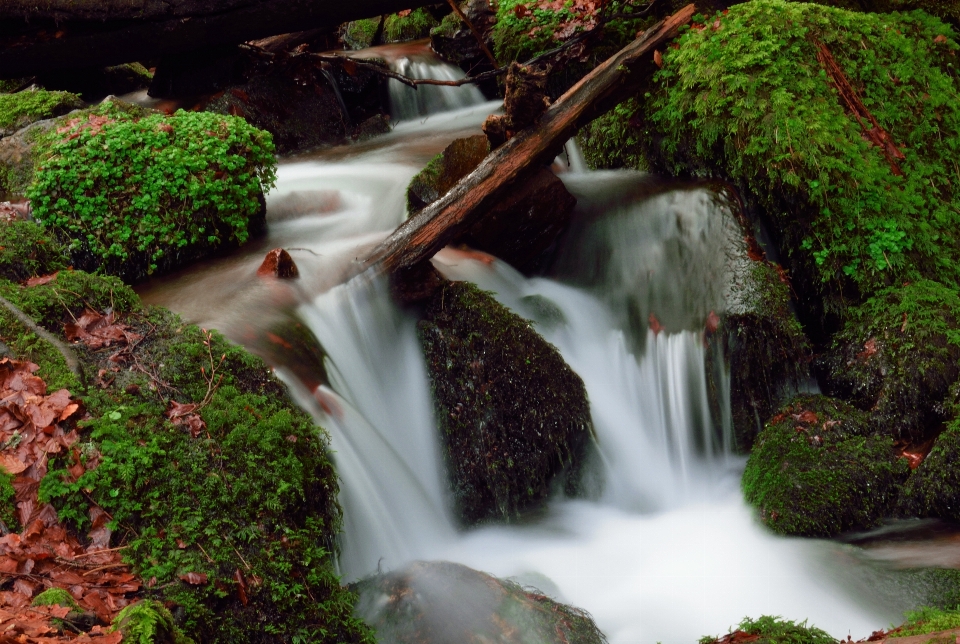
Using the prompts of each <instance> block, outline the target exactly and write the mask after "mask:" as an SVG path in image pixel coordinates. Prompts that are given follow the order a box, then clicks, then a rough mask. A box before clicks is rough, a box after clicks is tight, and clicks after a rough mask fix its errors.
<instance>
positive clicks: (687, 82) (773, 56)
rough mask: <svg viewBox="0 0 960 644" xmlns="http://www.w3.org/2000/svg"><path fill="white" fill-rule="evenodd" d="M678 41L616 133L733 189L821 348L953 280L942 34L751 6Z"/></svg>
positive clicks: (915, 26) (781, 6) (871, 17)
mask: <svg viewBox="0 0 960 644" xmlns="http://www.w3.org/2000/svg"><path fill="white" fill-rule="evenodd" d="M674 43H675V44H674V45H672V46H671V47H669V48H667V49H666V50H665V52H664V54H663V68H662V69H661V70H660V71H659V72H658V73H657V75H656V77H655V82H654V85H653V86H652V87H650V88H646V91H644V92H641V93H639V94H638V95H637V96H636V97H635V104H636V110H635V111H631V110H630V109H625V110H624V113H623V117H624V119H626V121H627V122H626V123H622V124H623V125H624V126H627V127H632V126H631V125H630V121H631V119H632V120H633V123H634V124H642V128H639V129H640V136H639V140H640V141H641V143H642V145H643V146H644V148H645V153H644V156H645V157H646V159H647V161H648V162H649V165H650V166H651V167H652V168H653V169H656V170H661V171H666V172H669V173H671V174H675V175H687V176H690V175H692V176H715V177H722V178H725V179H727V180H730V181H732V182H733V183H734V184H736V185H738V186H739V187H740V188H741V192H742V193H743V194H744V195H745V196H746V197H747V199H748V201H750V202H751V204H752V205H753V206H754V207H755V208H756V209H757V212H759V213H760V215H761V216H762V217H763V218H765V219H767V220H768V222H769V223H770V230H771V232H772V234H773V236H774V238H775V241H776V243H777V245H778V247H779V250H780V252H781V256H782V257H783V260H784V261H785V262H786V265H787V268H788V269H789V270H790V273H791V277H792V281H793V285H794V287H795V289H796V291H797V294H798V297H799V305H800V306H799V308H800V312H801V315H802V316H803V317H802V320H803V321H804V323H805V325H807V326H808V327H809V328H810V331H811V332H814V331H817V332H818V333H819V335H818V337H815V338H814V339H815V340H817V341H818V342H820V341H825V339H826V338H827V337H828V336H829V335H830V334H831V333H832V332H833V331H834V330H836V328H838V326H839V322H840V320H841V319H842V315H843V311H844V309H845V308H846V306H847V305H848V303H850V302H851V301H852V302H853V303H857V302H858V301H859V300H860V298H862V297H863V296H868V295H870V294H872V293H874V292H876V291H878V290H880V289H882V288H884V287H887V286H891V285H894V284H899V283H902V282H903V281H904V280H909V281H913V280H916V279H919V278H920V277H923V276H926V277H928V278H931V279H940V280H942V281H944V282H945V283H956V282H957V280H958V279H960V244H957V243H956V232H955V231H956V230H957V226H958V223H960V214H958V213H960V208H958V205H960V204H958V194H960V193H958V192H957V191H956V190H955V187H954V186H955V182H952V181H951V180H949V179H948V178H947V177H948V176H954V175H953V174H951V169H952V168H953V158H954V156H955V151H956V150H958V149H960V102H958V101H957V100H956V97H957V94H958V80H957V78H956V76H955V74H954V72H953V71H951V70H952V69H953V68H954V66H955V65H956V51H957V47H958V46H957V44H956V42H955V32H954V31H953V29H952V28H951V27H950V26H949V25H947V24H945V23H943V22H941V21H940V20H938V19H936V18H933V17H931V16H929V15H927V14H924V13H921V12H914V13H910V14H897V13H893V14H863V13H855V12H851V11H845V10H841V9H834V8H830V7H823V6H819V5H812V4H802V3H789V2H782V1H781V0H754V1H752V2H747V3H743V4H738V5H735V6H733V7H731V8H730V9H729V13H726V14H720V15H717V16H713V17H709V18H703V20H702V22H699V23H697V24H695V25H694V26H693V28H691V29H690V30H688V31H687V32H686V33H685V34H683V35H682V36H681V37H680V38H678V39H677V40H675V41H674ZM838 84H840V85H841V86H844V87H847V86H849V87H850V88H852V90H850V91H845V94H844V96H847V97H848V98H846V99H845V98H842V97H841V95H840V93H839V92H838V90H837V87H838ZM851 92H853V94H851ZM854 94H855V95H856V96H857V97H859V98H858V99H857V100H859V101H860V103H857V100H854V99H851V98H849V97H850V96H853V95H854ZM917 97H921V100H918V99H917ZM854 112H856V113H854ZM871 119H875V122H876V125H867V124H870V123H873V121H871ZM861 124H863V125H861ZM871 137H872V138H871ZM884 137H887V138H884ZM881 140H888V141H889V145H885V144H884V145H879V144H877V143H874V142H872V141H877V142H879V141H881ZM934 140H935V141H936V142H937V143H936V144H935V145H932V144H931V141H934Z"/></svg>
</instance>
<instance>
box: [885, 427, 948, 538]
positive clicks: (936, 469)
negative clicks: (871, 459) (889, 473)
mask: <svg viewBox="0 0 960 644" xmlns="http://www.w3.org/2000/svg"><path fill="white" fill-rule="evenodd" d="M958 460H960V419H954V420H952V421H950V422H949V423H948V424H947V429H946V430H945V431H944V432H943V433H942V434H940V436H938V437H937V440H936V442H935V443H934V444H933V448H932V449H931V450H930V453H929V454H928V455H927V457H926V458H925V459H924V460H923V462H922V463H921V464H920V465H919V467H917V469H916V470H914V472H913V473H912V474H911V475H910V478H909V479H907V483H906V485H905V486H904V488H903V494H902V495H901V497H900V501H899V504H898V505H899V510H900V512H901V513H902V514H904V515H905V516H916V517H942V518H944V519H952V520H957V519H960V469H958V467H957V464H958Z"/></svg>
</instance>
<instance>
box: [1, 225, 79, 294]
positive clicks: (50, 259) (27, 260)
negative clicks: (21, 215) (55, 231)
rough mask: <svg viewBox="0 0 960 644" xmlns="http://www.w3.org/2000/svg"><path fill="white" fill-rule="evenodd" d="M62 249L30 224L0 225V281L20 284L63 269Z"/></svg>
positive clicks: (44, 233) (38, 228)
mask: <svg viewBox="0 0 960 644" xmlns="http://www.w3.org/2000/svg"><path fill="white" fill-rule="evenodd" d="M66 266H67V262H66V257H65V251H64V249H63V247H62V246H61V245H60V244H59V243H57V241H56V240H54V239H53V237H51V236H50V235H49V234H48V233H47V231H45V230H44V229H43V228H42V227H40V226H38V225H37V224H36V223H34V222H32V221H14V222H10V223H4V222H0V279H6V280H10V281H13V282H20V281H23V280H25V279H27V278H28V277H33V276H34V275H45V274H49V273H52V272H54V271H59V270H62V269H64V268H66Z"/></svg>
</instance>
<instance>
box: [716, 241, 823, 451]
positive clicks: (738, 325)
mask: <svg viewBox="0 0 960 644" xmlns="http://www.w3.org/2000/svg"><path fill="white" fill-rule="evenodd" d="M748 266H749V268H748V271H747V275H746V276H745V283H744V284H742V285H741V288H742V297H743V299H744V301H743V302H742V305H741V306H738V307H736V308H735V309H734V310H731V311H727V312H725V313H723V314H721V315H720V324H719V327H718V329H717V332H718V334H719V338H720V340H721V342H722V347H723V354H724V355H725V356H726V360H727V371H728V373H729V374H730V411H731V417H732V418H731V420H732V422H733V431H734V439H735V447H736V448H737V450H738V451H739V452H741V453H744V454H746V453H749V451H750V448H751V447H752V446H753V442H754V440H756V437H757V435H758V434H759V433H760V431H761V430H762V429H763V426H764V424H765V423H766V422H767V421H768V420H769V419H770V417H771V416H773V414H774V412H775V411H776V410H777V409H778V408H779V407H780V406H781V405H783V404H784V403H785V402H787V399H789V398H790V397H792V395H793V394H795V393H796V392H797V390H798V389H799V388H800V386H801V384H802V383H803V382H804V381H805V380H806V379H808V378H809V377H810V362H811V359H812V351H811V347H810V342H809V340H808V339H807V337H806V335H805V334H804V332H803V329H802V328H801V327H800V323H799V322H798V321H797V318H796V316H795V314H794V312H793V309H792V307H791V303H790V291H789V287H788V286H787V284H785V283H784V281H783V280H782V279H781V275H780V273H779V271H778V270H777V267H776V266H775V265H774V264H772V263H771V262H768V261H766V260H759V261H750V263H749V265H748Z"/></svg>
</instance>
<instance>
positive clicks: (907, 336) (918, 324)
mask: <svg viewBox="0 0 960 644" xmlns="http://www.w3.org/2000/svg"><path fill="white" fill-rule="evenodd" d="M846 318H847V319H846V323H845V326H844V328H843V330H842V331H841V332H840V333H838V334H837V335H836V337H835V338H834V341H833V349H832V352H831V355H830V356H829V357H828V358H827V359H825V360H824V362H823V369H824V371H826V372H827V374H826V375H827V378H826V379H825V385H826V386H827V389H828V391H829V392H830V393H831V394H832V395H837V396H841V397H843V398H845V399H847V400H850V401H851V402H853V403H854V404H855V405H856V406H858V407H860V408H861V409H864V410H869V412H870V415H871V418H872V419H873V422H874V424H875V426H876V427H877V428H878V430H880V431H883V432H884V433H888V434H890V435H892V436H894V437H896V438H899V439H904V440H907V441H916V442H920V441H923V440H926V439H927V438H929V437H931V436H932V435H934V433H935V432H936V431H937V430H938V428H939V427H940V425H941V423H943V422H944V421H945V420H947V419H948V418H949V415H950V412H949V410H948V409H947V407H946V398H947V395H948V393H949V390H950V387H951V385H952V384H953V383H954V382H955V381H956V380H957V378H958V376H960V296H958V294H957V292H956V289H955V288H949V287H947V286H945V285H944V284H941V283H939V282H934V281H931V280H925V279H921V280H918V281H916V282H913V283H910V284H907V285H904V286H897V287H892V288H888V289H884V290H882V291H880V292H879V293H877V294H876V295H875V296H874V297H871V298H870V299H869V300H867V301H866V302H865V303H864V304H862V305H860V306H857V307H852V308H850V309H849V310H848V311H847V314H846Z"/></svg>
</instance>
